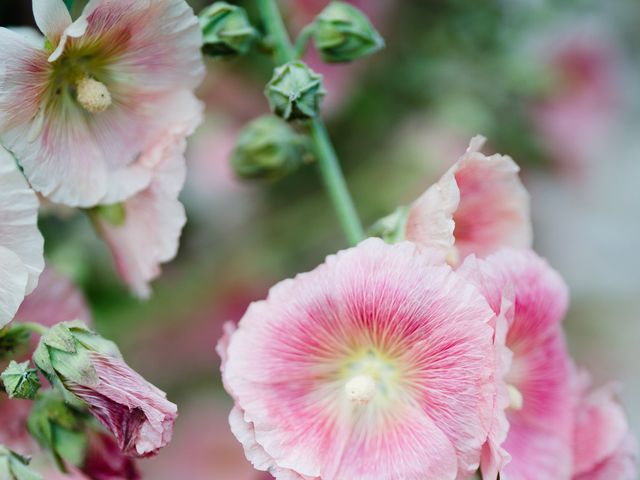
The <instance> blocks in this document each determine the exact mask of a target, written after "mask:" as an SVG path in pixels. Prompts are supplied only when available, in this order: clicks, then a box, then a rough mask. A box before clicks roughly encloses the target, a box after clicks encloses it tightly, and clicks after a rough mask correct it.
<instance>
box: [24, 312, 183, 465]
mask: <svg viewBox="0 0 640 480" xmlns="http://www.w3.org/2000/svg"><path fill="white" fill-rule="evenodd" d="M33 359H34V362H35V363H36V365H37V366H38V368H40V369H41V370H42V371H43V372H44V373H45V375H47V377H48V378H49V379H50V381H51V382H52V384H54V385H56V386H57V387H59V388H61V389H63V390H64V389H66V390H67V391H69V392H71V393H72V394H73V395H75V396H76V397H78V398H80V399H81V400H83V401H84V402H85V403H86V405H87V407H88V409H89V411H90V412H91V413H92V414H93V415H94V416H95V417H96V418H97V419H98V420H99V421H100V422H102V424H103V425H104V426H105V427H107V428H108V429H109V430H110V431H111V432H112V433H113V435H114V436H115V438H116V440H117V442H118V446H119V447H120V450H122V452H123V453H124V454H125V455H129V456H136V457H146V456H150V455H154V454H156V453H157V452H158V450H159V449H160V448H162V447H164V446H166V445H167V444H168V443H169V441H170V440H171V435H172V432H173V423H174V421H175V418H176V416H177V408H176V406H175V405H174V404H173V403H171V402H169V401H168V400H167V399H166V395H165V394H164V392H162V391H160V390H159V389H157V388H156V387H154V386H153V385H151V384H150V383H149V382H147V381H146V380H145V379H144V378H142V377H141V376H140V375H138V374H137V373H136V372H134V371H133V370H132V369H131V368H130V367H129V366H128V365H127V364H126V363H125V362H124V360H123V359H122V356H121V355H120V352H119V350H118V348H117V347H116V345H115V344H114V343H113V342H110V341H108V340H105V339H103V338H102V337H100V336H99V335H97V334H96V333H94V332H92V331H91V330H89V329H88V328H87V327H86V326H85V325H84V324H83V323H81V322H65V323H61V324H58V325H56V326H55V327H53V328H51V329H50V330H49V332H48V333H47V334H46V335H44V336H43V337H42V338H41V339H40V344H39V345H38V348H37V349H36V352H35V353H34V356H33Z"/></svg>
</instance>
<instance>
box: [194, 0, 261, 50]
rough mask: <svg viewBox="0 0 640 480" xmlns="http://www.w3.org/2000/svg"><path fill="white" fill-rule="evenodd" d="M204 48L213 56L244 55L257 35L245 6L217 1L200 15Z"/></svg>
mask: <svg viewBox="0 0 640 480" xmlns="http://www.w3.org/2000/svg"><path fill="white" fill-rule="evenodd" d="M199 18H200V28H201V29H202V35H203V43H204V44H203V47H202V50H203V52H204V53H205V54H206V55H209V56H211V57H228V56H232V55H244V54H246V53H247V52H248V51H249V49H250V48H251V44H252V43H253V41H254V40H255V38H256V36H257V32H256V30H255V29H254V28H253V27H252V26H251V24H250V23H249V19H248V18H247V13H246V12H245V10H244V8H242V7H238V6H236V5H230V4H228V3H226V2H216V3H214V4H213V5H210V6H209V7H207V8H205V9H204V10H203V11H202V12H201V13H200V15H199Z"/></svg>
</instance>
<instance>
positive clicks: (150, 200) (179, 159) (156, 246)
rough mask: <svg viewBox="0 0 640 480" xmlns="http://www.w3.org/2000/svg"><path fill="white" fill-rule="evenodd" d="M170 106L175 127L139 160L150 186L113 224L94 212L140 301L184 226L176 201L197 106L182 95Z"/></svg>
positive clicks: (198, 116) (172, 253) (126, 204)
mask: <svg viewBox="0 0 640 480" xmlns="http://www.w3.org/2000/svg"><path fill="white" fill-rule="evenodd" d="M176 100H178V101H177V102H175V104H174V105H173V106H172V109H171V111H172V115H173V116H174V122H175V123H174V125H172V126H171V128H169V129H167V130H164V131H163V132H162V133H161V135H160V136H159V137H158V138H157V139H156V140H155V142H154V143H152V144H151V146H150V148H148V149H147V150H145V151H144V152H143V153H142V155H141V156H140V158H139V160H138V163H139V164H140V165H142V166H144V167H145V168H146V169H147V170H148V171H151V172H153V179H152V181H151V183H150V184H149V186H148V187H147V188H145V189H144V190H142V191H141V192H139V193H137V194H136V195H134V196H133V197H131V198H129V199H127V200H126V201H125V202H124V203H123V204H121V205H116V206H109V207H107V208H110V209H113V208H115V209H118V210H119V209H121V211H120V212H119V213H118V218H116V219H115V220H114V219H113V218H110V217H109V216H107V215H101V214H100V208H99V209H97V211H96V212H94V215H93V219H94V221H95V223H96V225H97V227H98V230H99V232H100V233H101V235H102V236H103V237H104V239H105V240H106V242H107V244H108V245H109V247H110V249H111V252H112V254H113V256H114V258H115V262H116V267H117V269H118V272H119V274H120V276H121V277H122V278H123V280H124V281H125V282H126V283H127V284H129V286H130V287H131V289H132V291H133V292H134V293H135V294H136V295H138V296H139V297H143V298H146V297H149V295H150V294H151V289H150V288H149V282H150V281H151V280H153V279H155V278H156V277H158V276H159V275H160V271H161V270H160V264H161V263H165V262H168V261H170V260H171V259H173V258H174V257H175V255H176V253H177V251H178V244H179V240H180V234H181V232H182V228H183V227H184V224H185V223H186V215H185V211H184V207H183V206H182V204H181V203H180V202H179V201H178V195H179V193H180V191H181V190H182V187H183V185H184V181H185V177H186V164H185V159H184V151H185V149H186V136H187V135H189V134H191V133H192V132H193V130H194V129H195V128H196V126H197V125H198V124H199V123H200V119H201V115H202V106H201V104H200V103H199V102H197V101H196V100H195V98H194V97H193V96H191V95H190V94H189V95H187V94H186V93H185V94H183V95H182V96H180V97H178V98H177V99H176Z"/></svg>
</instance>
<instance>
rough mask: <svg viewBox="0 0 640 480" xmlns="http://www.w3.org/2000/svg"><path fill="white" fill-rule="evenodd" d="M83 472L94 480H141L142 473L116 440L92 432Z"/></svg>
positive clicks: (97, 432) (103, 433) (103, 434)
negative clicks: (124, 453)
mask: <svg viewBox="0 0 640 480" xmlns="http://www.w3.org/2000/svg"><path fill="white" fill-rule="evenodd" d="M81 470H82V471H83V472H84V473H85V474H86V475H87V476H88V477H89V478H91V479H92V480H139V479H140V478H141V477H140V473H139V472H138V469H137V467H136V465H135V463H134V462H133V460H132V459H131V458H129V457H125V456H124V455H123V454H122V452H121V451H120V449H119V448H118V444H117V443H116V441H115V439H114V438H113V437H112V436H111V435H109V434H108V433H105V432H99V431H93V430H92V431H90V432H89V438H88V445H87V453H86V456H85V459H84V463H83V464H82V467H81Z"/></svg>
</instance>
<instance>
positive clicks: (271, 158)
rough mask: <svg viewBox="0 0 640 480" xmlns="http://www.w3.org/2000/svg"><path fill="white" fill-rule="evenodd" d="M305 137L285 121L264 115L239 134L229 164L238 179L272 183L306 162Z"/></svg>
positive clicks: (309, 155)
mask: <svg viewBox="0 0 640 480" xmlns="http://www.w3.org/2000/svg"><path fill="white" fill-rule="evenodd" d="M311 158H312V156H311V149H310V147H309V143H308V140H307V138H306V137H305V136H304V135H301V134H299V133H297V132H296V131H295V130H294V129H293V128H292V127H291V126H290V125H289V124H288V123H287V122H285V121H284V120H281V119H280V118H278V117H274V116H272V115H264V116H262V117H259V118H257V119H255V120H253V121H252V122H250V123H249V124H248V125H247V126H246V127H245V128H244V130H242V132H241V133H240V136H239V137H238V141H237V143H236V148H235V150H234V151H233V155H232V156H231V164H232V166H233V169H234V171H235V172H236V174H237V175H238V176H240V177H242V178H261V179H268V180H276V179H278V178H282V177H284V176H285V175H288V174H289V173H291V172H293V171H294V170H296V169H297V168H298V167H299V166H300V165H302V163H305V162H306V161H310V159H311Z"/></svg>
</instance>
